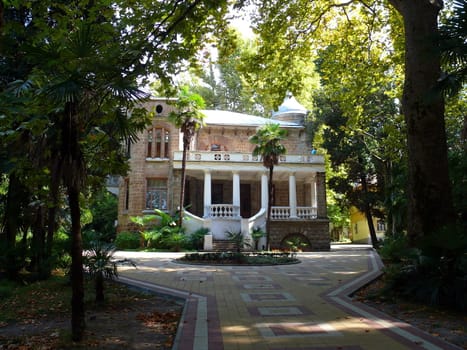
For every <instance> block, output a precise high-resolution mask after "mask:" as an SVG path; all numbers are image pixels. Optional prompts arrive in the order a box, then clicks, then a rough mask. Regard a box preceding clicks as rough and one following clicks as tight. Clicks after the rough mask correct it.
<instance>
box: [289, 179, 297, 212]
mask: <svg viewBox="0 0 467 350" xmlns="http://www.w3.org/2000/svg"><path fill="white" fill-rule="evenodd" d="M289 206H290V217H291V218H297V183H296V181H295V173H290V174H289Z"/></svg>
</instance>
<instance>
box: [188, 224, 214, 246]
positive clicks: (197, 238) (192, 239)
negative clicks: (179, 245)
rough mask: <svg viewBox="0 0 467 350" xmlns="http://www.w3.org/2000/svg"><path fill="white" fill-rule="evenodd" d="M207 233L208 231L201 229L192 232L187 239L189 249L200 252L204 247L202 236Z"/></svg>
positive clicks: (204, 228)
mask: <svg viewBox="0 0 467 350" xmlns="http://www.w3.org/2000/svg"><path fill="white" fill-rule="evenodd" d="M208 233H209V229H208V228H206V227H201V228H199V229H197V230H196V231H195V232H193V233H192V234H191V235H190V236H189V237H188V241H189V247H190V248H194V249H196V250H202V249H203V247H204V236H205V235H207V234H208Z"/></svg>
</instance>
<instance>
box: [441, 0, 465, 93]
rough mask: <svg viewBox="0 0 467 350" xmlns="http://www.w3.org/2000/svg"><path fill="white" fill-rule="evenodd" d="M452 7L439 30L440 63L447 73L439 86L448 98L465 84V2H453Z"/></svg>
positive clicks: (455, 0)
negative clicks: (446, 19) (449, 15)
mask: <svg viewBox="0 0 467 350" xmlns="http://www.w3.org/2000/svg"><path fill="white" fill-rule="evenodd" d="M452 6H453V13H452V16H451V17H450V18H449V21H448V22H447V23H446V24H444V25H443V26H441V28H440V33H441V41H440V43H441V50H442V62H443V64H444V66H445V67H446V68H447V70H448V71H449V73H447V74H446V75H445V76H444V77H443V78H442V79H441V80H440V85H441V88H442V89H443V90H444V91H445V92H446V93H447V94H448V95H450V96H454V95H456V94H457V93H459V91H460V90H461V89H462V88H463V87H464V86H465V84H466V83H467V2H465V0H454V2H453V5H452Z"/></svg>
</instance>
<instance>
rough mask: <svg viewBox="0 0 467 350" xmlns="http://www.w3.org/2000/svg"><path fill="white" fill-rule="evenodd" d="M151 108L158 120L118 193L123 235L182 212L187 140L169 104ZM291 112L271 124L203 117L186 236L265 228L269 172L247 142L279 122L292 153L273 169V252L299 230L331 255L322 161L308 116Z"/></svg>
mask: <svg viewBox="0 0 467 350" xmlns="http://www.w3.org/2000/svg"><path fill="white" fill-rule="evenodd" d="M286 100H287V98H286ZM287 101H288V102H289V103H290V101H289V100H287ZM292 102H293V101H292ZM284 103H285V102H284ZM297 106H298V107H297ZM145 107H146V108H147V109H148V110H149V111H151V112H152V113H153V115H154V118H153V122H152V125H150V126H149V127H148V128H147V130H145V131H144V132H142V133H141V134H140V135H139V141H138V142H137V143H135V144H132V145H131V146H130V169H131V170H130V173H129V174H128V176H127V177H126V178H124V179H122V180H121V182H120V189H119V193H120V195H119V217H118V231H126V230H134V229H135V226H134V225H133V224H132V223H131V221H130V217H131V216H139V215H144V214H145V213H150V212H153V210H154V208H158V209H161V210H163V211H166V212H168V213H172V214H173V213H175V211H177V210H179V208H180V207H181V205H180V203H179V200H180V199H179V196H180V176H181V163H182V162H181V159H182V138H181V136H182V135H181V133H180V131H179V130H178V129H176V128H175V127H174V126H173V124H171V123H170V122H169V120H168V113H169V112H170V111H172V110H173V107H172V106H171V105H170V100H167V99H153V100H151V101H150V102H148V103H146V105H145ZM283 107H284V106H283ZM292 107H293V108H295V109H294V110H293V111H292V112H290V111H288V109H287V108H289V107H287V106H285V107H284V108H283V109H282V111H280V112H276V113H275V115H274V116H273V119H265V118H260V117H255V116H248V115H244V114H239V113H232V112H225V111H203V113H204V114H205V116H206V117H205V125H204V126H203V127H202V128H201V129H200V130H199V131H198V132H197V134H196V135H195V137H194V139H193V142H192V144H191V145H190V151H189V153H188V155H187V164H186V183H185V184H186V185H185V186H186V191H185V203H184V205H183V206H184V207H188V209H187V211H188V213H187V215H190V216H191V218H190V223H189V224H188V226H187V227H186V229H187V231H188V232H189V231H193V230H196V229H197V228H200V227H207V228H208V229H211V228H212V230H213V231H214V232H212V234H213V236H214V238H216V237H217V238H221V239H222V238H223V236H225V232H222V231H223V230H225V228H226V227H229V226H228V225H231V226H230V227H238V228H240V229H241V231H242V232H243V233H244V234H245V235H248V234H249V231H250V230H251V228H252V227H258V226H259V227H265V208H267V200H268V198H267V174H268V172H267V169H266V168H264V166H263V165H262V161H261V159H260V158H258V157H253V156H252V151H253V149H254V147H255V146H254V145H253V144H252V143H250V142H249V138H250V137H251V136H252V135H254V134H255V132H256V130H257V128H258V127H261V126H262V125H265V124H266V123H270V122H275V123H279V124H280V125H281V127H282V128H284V129H286V130H287V139H286V140H284V142H283V144H284V146H285V148H286V149H287V153H286V155H284V156H281V158H280V162H279V164H278V165H277V166H275V168H274V178H273V180H274V181H273V183H274V198H273V203H272V205H273V213H272V219H273V221H274V225H273V226H272V230H273V232H271V237H272V236H274V241H273V242H274V245H280V244H281V242H282V239H283V237H285V236H286V235H287V234H290V233H292V232H290V229H292V228H293V231H294V232H304V233H303V235H305V236H306V237H308V238H309V239H310V241H312V242H311V247H312V249H313V250H323V249H329V234H327V242H328V245H327V246H326V242H325V241H326V237H324V235H323V232H324V231H325V230H326V229H327V227H328V223H327V216H326V191H325V175H324V159H323V157H322V156H319V155H313V154H312V152H311V148H310V142H309V140H307V136H306V133H305V128H304V126H303V120H304V118H305V116H306V113H307V112H306V110H304V109H303V108H302V109H300V107H299V105H298V102H296V101H295V103H294V104H292ZM297 108H298V109H297ZM284 219H286V220H284ZM223 220H224V221H226V222H223ZM281 220H282V221H281ZM280 231H283V232H282V233H281V232H280ZM281 237H282V239H281ZM271 243H272V241H271ZM326 247H327V248H326Z"/></svg>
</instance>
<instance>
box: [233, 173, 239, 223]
mask: <svg viewBox="0 0 467 350" xmlns="http://www.w3.org/2000/svg"><path fill="white" fill-rule="evenodd" d="M232 180H233V184H232V204H233V206H234V216H240V174H239V173H238V171H234V172H233V178H232Z"/></svg>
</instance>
